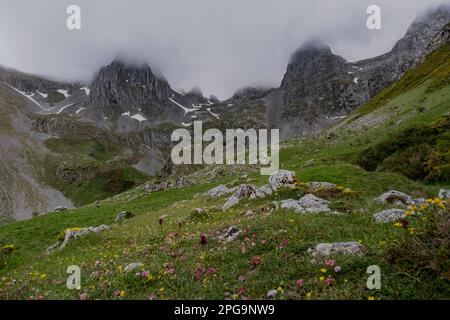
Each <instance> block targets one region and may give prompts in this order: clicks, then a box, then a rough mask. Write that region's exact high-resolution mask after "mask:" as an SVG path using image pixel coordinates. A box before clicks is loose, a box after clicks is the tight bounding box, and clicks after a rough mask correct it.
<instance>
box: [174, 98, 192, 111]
mask: <svg viewBox="0 0 450 320" xmlns="http://www.w3.org/2000/svg"><path fill="white" fill-rule="evenodd" d="M169 100H170V101H172V102H173V103H174V104H176V105H177V106H179V107H180V108H181V109H183V110H184V114H186V113H189V112H194V111H196V110H197V109H189V108H186V107H184V106H182V105H181V104H179V103H178V102H176V101H175V100H173V99H172V98H169Z"/></svg>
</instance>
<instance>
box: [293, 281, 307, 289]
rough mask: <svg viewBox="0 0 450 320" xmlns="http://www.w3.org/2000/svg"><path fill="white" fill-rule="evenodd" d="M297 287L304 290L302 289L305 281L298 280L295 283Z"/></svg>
mask: <svg viewBox="0 0 450 320" xmlns="http://www.w3.org/2000/svg"><path fill="white" fill-rule="evenodd" d="M295 285H296V286H297V288H302V287H303V286H304V285H305V280H303V279H298V280H297V281H296V282H295Z"/></svg>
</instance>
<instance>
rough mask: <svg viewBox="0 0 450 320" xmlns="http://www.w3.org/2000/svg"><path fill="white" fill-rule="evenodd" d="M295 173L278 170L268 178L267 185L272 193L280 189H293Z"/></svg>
mask: <svg viewBox="0 0 450 320" xmlns="http://www.w3.org/2000/svg"><path fill="white" fill-rule="evenodd" d="M295 181H296V177H295V172H293V171H287V170H278V171H277V172H275V173H274V174H272V175H271V176H270V177H269V185H270V187H271V188H272V190H273V191H277V190H278V189H280V188H295Z"/></svg>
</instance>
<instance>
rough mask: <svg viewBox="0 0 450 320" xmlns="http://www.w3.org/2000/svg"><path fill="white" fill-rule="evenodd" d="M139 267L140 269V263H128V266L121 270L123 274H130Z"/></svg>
mask: <svg viewBox="0 0 450 320" xmlns="http://www.w3.org/2000/svg"><path fill="white" fill-rule="evenodd" d="M140 267H142V263H140V262H133V263H130V264H128V265H126V266H125V268H124V269H123V270H124V271H125V272H130V271H133V270H135V269H137V268H140Z"/></svg>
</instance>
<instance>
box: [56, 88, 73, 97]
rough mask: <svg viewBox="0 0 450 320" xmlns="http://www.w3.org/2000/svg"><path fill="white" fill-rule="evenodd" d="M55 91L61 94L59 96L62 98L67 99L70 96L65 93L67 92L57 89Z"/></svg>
mask: <svg viewBox="0 0 450 320" xmlns="http://www.w3.org/2000/svg"><path fill="white" fill-rule="evenodd" d="M56 91H58V92H59V93H61V94H62V95H63V96H64V98H68V97H69V96H70V94H69V93H68V92H67V90H63V89H58V90H56Z"/></svg>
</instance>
